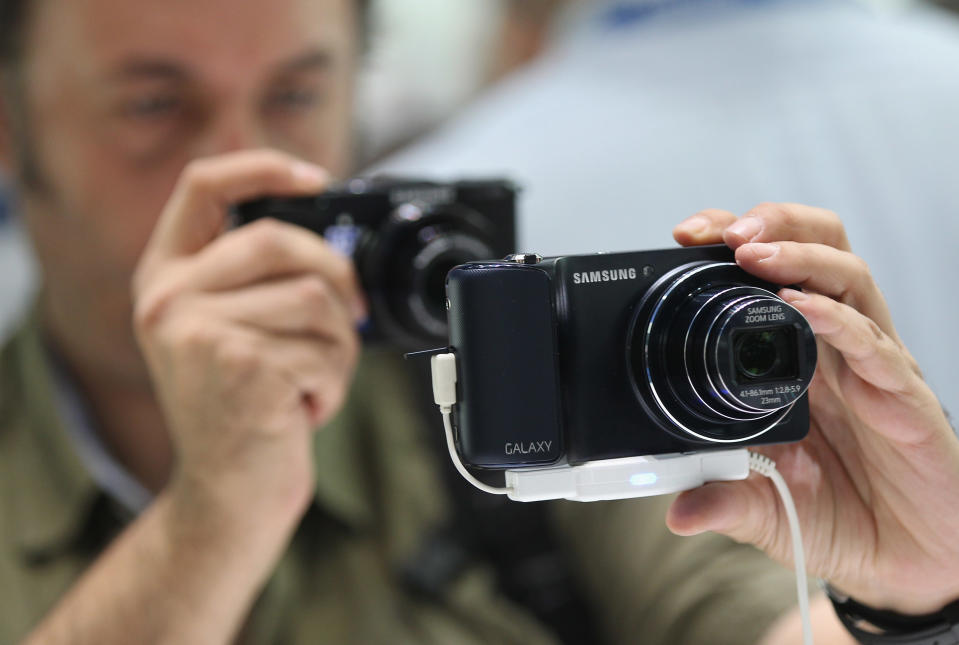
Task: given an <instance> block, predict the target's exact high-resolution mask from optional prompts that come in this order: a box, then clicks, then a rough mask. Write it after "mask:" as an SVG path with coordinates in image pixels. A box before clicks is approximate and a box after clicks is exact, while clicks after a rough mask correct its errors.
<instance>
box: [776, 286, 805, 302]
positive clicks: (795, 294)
mask: <svg viewBox="0 0 959 645" xmlns="http://www.w3.org/2000/svg"><path fill="white" fill-rule="evenodd" d="M779 297H780V298H782V299H783V300H785V301H786V302H789V303H793V302H803V301H804V300H809V296H807V295H806V294H804V293H803V292H802V291H796V290H795V289H782V290H780V292H779Z"/></svg>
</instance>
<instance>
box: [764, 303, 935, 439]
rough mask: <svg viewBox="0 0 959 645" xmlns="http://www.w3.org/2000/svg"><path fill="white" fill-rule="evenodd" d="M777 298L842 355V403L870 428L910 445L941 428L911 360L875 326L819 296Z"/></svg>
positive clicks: (931, 400) (840, 305)
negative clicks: (845, 368) (844, 368)
mask: <svg viewBox="0 0 959 645" xmlns="http://www.w3.org/2000/svg"><path fill="white" fill-rule="evenodd" d="M779 295H780V297H782V298H783V300H785V301H786V302H788V303H789V304H791V305H792V306H794V307H796V309H798V310H799V311H800V312H801V313H802V314H803V315H804V316H805V317H806V319H807V320H808V321H809V324H810V325H811V326H812V328H813V331H814V332H815V333H816V336H817V337H818V338H820V339H821V340H822V341H823V342H825V343H827V344H828V345H829V346H831V347H833V348H835V349H836V350H837V351H839V352H840V353H841V354H842V357H843V359H844V360H845V363H846V365H848V366H849V370H850V371H849V372H847V373H846V374H840V378H843V379H844V380H845V383H844V385H843V388H844V390H845V391H846V392H847V400H848V402H849V403H850V404H851V405H852V406H853V407H854V410H855V412H856V414H857V415H858V416H859V417H860V418H862V419H863V420H864V421H866V422H867V423H868V424H869V426H870V427H873V428H876V429H877V430H878V431H879V432H882V433H883V434H885V435H886V436H887V437H888V438H890V439H893V440H896V441H905V442H910V443H915V442H921V441H924V440H926V439H928V438H929V437H930V433H931V432H932V430H933V429H935V428H937V427H939V426H941V419H940V417H941V408H940V406H939V404H938V401H937V400H936V398H935V395H934V394H932V392H931V390H929V389H928V388H927V387H926V386H925V385H924V382H923V380H922V374H921V372H920V371H919V366H918V365H917V364H916V361H915V359H913V358H912V356H911V355H910V354H909V353H908V352H907V351H906V350H905V348H904V347H903V346H902V345H901V344H900V343H898V342H896V341H895V340H894V339H892V338H891V337H889V335H887V334H885V333H884V332H883V331H882V330H881V329H880V328H879V326H878V325H877V324H876V323H875V322H873V321H872V320H870V319H869V318H867V317H865V316H863V315H862V314H860V313H859V312H858V311H856V310H855V309H853V308H851V307H849V306H848V305H844V304H842V303H840V302H836V301H835V300H833V299H831V298H826V297H824V296H820V295H816V294H807V293H799V292H797V291H793V290H792V289H783V290H782V291H781V292H780V294H779ZM916 419H921V420H923V421H922V423H918V424H917V423H916Z"/></svg>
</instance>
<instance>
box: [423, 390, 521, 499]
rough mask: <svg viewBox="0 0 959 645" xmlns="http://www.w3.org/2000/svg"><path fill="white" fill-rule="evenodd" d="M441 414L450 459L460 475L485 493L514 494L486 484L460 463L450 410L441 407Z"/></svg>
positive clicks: (509, 490)
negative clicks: (454, 442)
mask: <svg viewBox="0 0 959 645" xmlns="http://www.w3.org/2000/svg"><path fill="white" fill-rule="evenodd" d="M440 413H441V414H442V415H443V427H444V428H446V447H447V448H448V449H449V451H450V459H452V460H453V465H454V466H456V470H458V471H459V474H460V475H462V476H463V479H465V480H466V481H468V482H469V483H471V484H473V486H476V487H477V488H478V489H480V490H481V491H483V492H484V493H492V494H493V495H508V494H509V493H510V492H512V489H510V488H496V487H495V486H490V485H488V484H484V483H483V482H481V481H480V480H478V479H476V478H475V477H473V475H472V474H471V473H470V471H468V470H466V466H464V465H463V462H462V461H460V456H459V454H457V452H456V446H455V445H453V423H452V422H451V421H450V408H449V407H445V406H440Z"/></svg>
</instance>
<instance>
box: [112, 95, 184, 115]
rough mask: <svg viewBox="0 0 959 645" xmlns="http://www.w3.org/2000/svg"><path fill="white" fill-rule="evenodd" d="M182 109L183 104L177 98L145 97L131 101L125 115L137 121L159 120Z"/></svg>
mask: <svg viewBox="0 0 959 645" xmlns="http://www.w3.org/2000/svg"><path fill="white" fill-rule="evenodd" d="M182 107H183V105H182V102H181V101H180V99H179V98H177V97H175V96H165V95H154V96H143V97H139V98H136V99H134V100H132V101H129V102H128V103H127V104H126V105H125V106H124V108H123V113H124V114H125V115H126V116H129V117H132V118H135V119H159V118H163V117H167V116H171V115H174V114H176V113H177V112H179V111H180V109H181V108H182Z"/></svg>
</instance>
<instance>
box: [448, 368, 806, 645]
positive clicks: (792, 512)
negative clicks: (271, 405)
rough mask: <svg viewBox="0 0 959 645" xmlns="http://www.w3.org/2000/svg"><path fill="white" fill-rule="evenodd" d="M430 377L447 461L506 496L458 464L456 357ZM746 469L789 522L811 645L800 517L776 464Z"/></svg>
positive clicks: (752, 460) (760, 460)
mask: <svg viewBox="0 0 959 645" xmlns="http://www.w3.org/2000/svg"><path fill="white" fill-rule="evenodd" d="M430 367H431V368H432V374H433V400H434V401H435V402H436V405H437V406H439V409H440V413H442V415H443V427H444V428H445V430H446V447H447V449H448V450H449V453H450V459H451V460H452V461H453V465H454V466H456V470H457V471H459V474H460V475H462V476H463V479H465V480H466V481H468V482H469V483H470V484H472V485H473V486H475V487H476V488H478V489H479V490H481V491H483V492H485V493H491V494H493V495H509V494H510V493H512V492H513V489H511V488H497V487H495V486H490V485H488V484H485V483H483V482H481V481H480V480H478V479H476V477H474V476H473V475H472V474H471V473H470V472H469V471H468V470H466V467H465V466H464V465H463V462H462V461H460V457H459V454H458V453H457V452H456V445H455V443H454V441H453V422H452V420H451V419H450V416H451V414H452V409H453V405H455V404H456V356H455V355H453V354H452V353H448V354H437V355H435V356H433V357H432V358H431V359H430ZM749 469H750V470H753V471H755V472H757V473H759V474H761V475H764V476H766V477H768V478H769V479H771V480H772V482H773V484H774V485H775V486H776V490H777V491H778V492H779V497H780V498H781V499H782V501H783V506H784V507H785V508H786V518H787V519H788V520H789V530H790V532H791V533H792V543H793V561H794V562H795V563H796V591H797V594H798V598H799V614H800V616H801V618H802V626H803V643H804V645H813V637H812V620H811V618H810V616H809V591H808V588H807V582H806V556H805V553H804V552H803V542H802V533H801V531H800V528H799V515H798V514H797V513H796V504H795V503H794V502H793V498H792V495H791V494H790V492H789V486H787V485H786V480H785V479H783V476H782V475H781V474H779V471H778V470H776V462H774V461H773V460H772V459H769V458H768V457H766V456H764V455H760V454H758V453H755V452H750V453H749Z"/></svg>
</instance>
